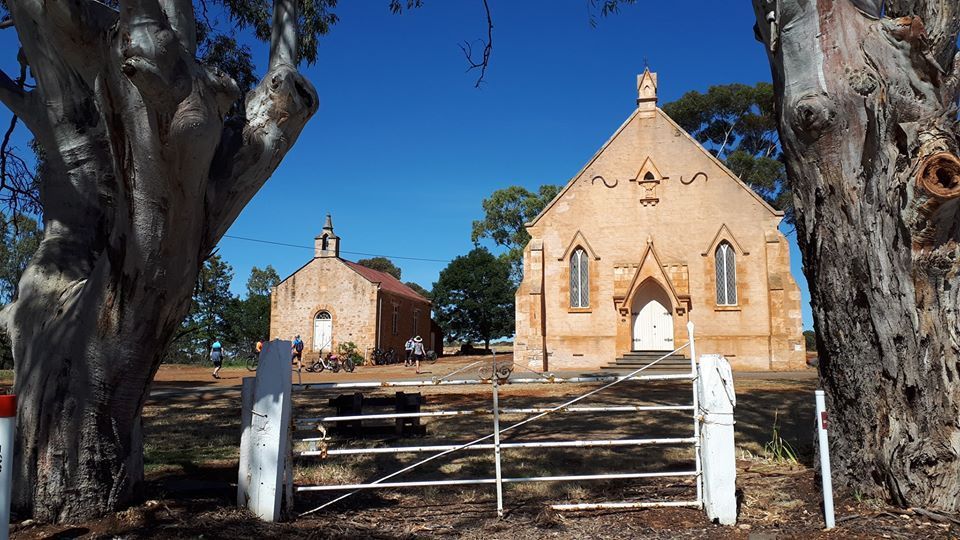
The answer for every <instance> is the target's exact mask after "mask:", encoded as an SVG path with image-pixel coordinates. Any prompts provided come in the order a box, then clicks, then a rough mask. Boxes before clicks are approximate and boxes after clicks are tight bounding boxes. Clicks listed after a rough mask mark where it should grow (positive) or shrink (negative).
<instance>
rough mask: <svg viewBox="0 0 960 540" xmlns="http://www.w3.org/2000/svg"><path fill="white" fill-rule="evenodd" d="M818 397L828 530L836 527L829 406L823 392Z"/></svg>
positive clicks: (818, 427)
mask: <svg viewBox="0 0 960 540" xmlns="http://www.w3.org/2000/svg"><path fill="white" fill-rule="evenodd" d="M816 396H817V438H818V439H819V440H820V479H821V480H822V481H823V517H824V521H826V524H827V529H832V528H833V527H834V525H835V522H834V519H833V477H832V475H831V471H830V444H829V443H830V442H829V441H828V440H827V404H826V399H825V398H824V393H823V390H817V391H816Z"/></svg>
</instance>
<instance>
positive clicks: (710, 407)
mask: <svg viewBox="0 0 960 540" xmlns="http://www.w3.org/2000/svg"><path fill="white" fill-rule="evenodd" d="M698 371H699V373H698V377H697V393H698V395H699V400H698V401H699V407H700V411H694V414H700V413H701V411H702V414H703V420H702V422H701V423H700V453H701V456H702V461H703V470H702V481H703V509H704V510H705V511H706V513H707V517H708V518H709V519H710V520H711V521H717V522H718V523H720V524H721V525H733V524H735V523H736V522H737V459H736V448H735V446H734V440H733V425H734V422H733V408H734V407H735V406H736V404H737V397H736V394H735V393H734V390H733V371H732V370H731V369H730V364H729V363H728V362H727V359H726V358H724V357H722V356H720V355H718V354H705V355H702V356H701V357H700V363H699V366H698Z"/></svg>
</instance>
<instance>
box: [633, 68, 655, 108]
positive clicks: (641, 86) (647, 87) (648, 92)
mask: <svg viewBox="0 0 960 540" xmlns="http://www.w3.org/2000/svg"><path fill="white" fill-rule="evenodd" d="M637 109H638V110H639V111H640V116H641V117H644V118H646V117H652V116H653V115H654V114H655V112H656V110H657V74H656V73H651V72H650V68H645V69H644V70H643V73H642V74H641V75H637Z"/></svg>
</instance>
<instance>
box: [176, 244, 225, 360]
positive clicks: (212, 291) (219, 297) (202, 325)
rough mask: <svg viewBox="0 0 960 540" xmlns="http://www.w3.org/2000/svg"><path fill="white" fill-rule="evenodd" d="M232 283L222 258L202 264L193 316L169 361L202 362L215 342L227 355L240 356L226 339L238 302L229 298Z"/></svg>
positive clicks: (182, 332)
mask: <svg viewBox="0 0 960 540" xmlns="http://www.w3.org/2000/svg"><path fill="white" fill-rule="evenodd" d="M232 279H233V268H231V267H230V265H229V264H227V263H226V262H225V261H224V260H223V259H221V258H220V256H219V255H213V256H212V257H210V258H209V259H207V260H206V261H205V262H204V263H203V267H202V268H201V269H200V275H199V276H198V277H197V285H196V287H195V288H194V291H193V301H192V303H191V305H190V313H189V314H188V315H187V317H186V319H184V321H183V323H182V324H181V327H180V332H179V333H178V335H177V336H176V337H175V338H174V340H173V343H172V344H171V345H170V347H169V348H168V351H167V356H168V358H170V359H172V360H174V361H176V362H188V361H189V362H202V361H204V360H205V359H206V357H207V354H208V351H209V350H210V346H211V345H212V344H213V342H214V341H216V340H220V342H221V343H223V346H224V348H225V350H226V352H227V353H228V354H236V353H238V352H240V351H237V350H235V348H234V347H233V344H232V343H229V341H228V340H227V339H226V337H227V335H228V333H229V329H230V326H229V324H228V320H229V319H230V315H232V311H233V307H232V304H233V302H234V301H235V298H234V297H233V295H232V294H230V281H231V280H232Z"/></svg>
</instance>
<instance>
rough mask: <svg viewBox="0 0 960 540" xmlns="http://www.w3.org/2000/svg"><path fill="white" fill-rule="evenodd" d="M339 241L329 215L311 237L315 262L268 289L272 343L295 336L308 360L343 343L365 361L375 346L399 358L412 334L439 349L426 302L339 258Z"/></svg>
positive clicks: (387, 278)
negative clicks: (297, 337) (300, 341)
mask: <svg viewBox="0 0 960 540" xmlns="http://www.w3.org/2000/svg"><path fill="white" fill-rule="evenodd" d="M340 240H341V239H340V237H339V236H337V235H336V234H335V233H334V232H333V220H332V219H331V218H330V215H329V214H328V215H327V219H326V223H325V224H324V226H323V231H321V233H320V234H319V235H318V236H317V237H316V238H315V239H314V255H313V259H311V260H310V261H308V262H307V263H306V264H305V265H303V266H302V267H300V268H299V269H298V270H297V271H295V272H294V273H293V274H291V275H290V276H288V277H286V278H285V279H284V280H283V281H281V282H280V283H279V284H278V285H277V286H276V287H274V289H273V290H272V291H271V294H270V339H293V337H294V336H295V335H298V334H299V335H300V336H301V337H302V339H303V342H304V346H305V349H306V351H307V356H308V357H316V355H318V354H320V353H323V352H330V351H336V350H337V349H338V347H339V345H340V344H342V343H347V342H351V343H353V344H354V345H356V346H357V347H358V349H359V351H360V353H361V354H363V355H364V357H366V358H369V356H370V352H371V351H372V350H373V349H374V348H380V349H382V350H384V351H386V350H389V349H391V348H392V349H394V351H398V354H402V353H403V344H404V343H405V342H406V341H407V340H408V339H410V338H411V337H413V336H416V335H420V336H422V339H423V340H424V341H425V342H426V343H427V346H428V348H433V349H435V350H438V351H442V348H440V347H442V343H443V336H442V334H441V332H440V328H439V327H438V326H437V325H436V323H435V322H433V321H432V320H431V319H430V309H431V305H430V301H429V300H427V299H426V298H424V297H423V296H421V295H420V294H418V293H417V292H416V291H414V290H413V289H411V288H410V287H408V286H406V285H404V284H403V283H401V282H400V280H398V279H397V278H395V277H393V276H392V275H390V274H388V273H386V272H381V271H379V270H373V269H371V268H367V267H365V266H361V265H359V264H357V263H355V262H352V261H347V260H344V259H342V258H340ZM438 343H439V344H440V347H438V346H437V344H438Z"/></svg>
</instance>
